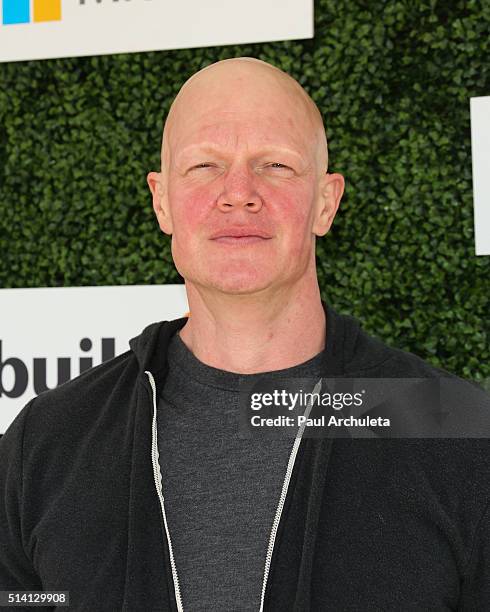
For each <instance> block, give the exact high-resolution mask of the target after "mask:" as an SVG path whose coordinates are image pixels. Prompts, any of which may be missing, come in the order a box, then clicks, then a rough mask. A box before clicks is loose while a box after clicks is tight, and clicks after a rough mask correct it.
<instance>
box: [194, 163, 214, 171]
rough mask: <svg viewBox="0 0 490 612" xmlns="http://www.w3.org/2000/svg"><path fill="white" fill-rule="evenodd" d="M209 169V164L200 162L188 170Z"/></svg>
mask: <svg viewBox="0 0 490 612" xmlns="http://www.w3.org/2000/svg"><path fill="white" fill-rule="evenodd" d="M209 167H211V164H210V163H209V162H202V163H201V164H196V165H195V166H192V167H191V168H189V170H194V169H196V168H209Z"/></svg>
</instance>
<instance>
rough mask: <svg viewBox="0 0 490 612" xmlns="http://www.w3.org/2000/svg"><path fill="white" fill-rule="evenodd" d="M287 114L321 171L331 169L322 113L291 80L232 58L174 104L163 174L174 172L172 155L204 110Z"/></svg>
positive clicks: (207, 71) (209, 69) (192, 83)
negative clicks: (186, 128)
mask: <svg viewBox="0 0 490 612" xmlns="http://www.w3.org/2000/svg"><path fill="white" fill-rule="evenodd" d="M267 106H268V107H269V109H271V108H272V109H274V111H275V112H276V113H287V116H288V118H289V119H288V120H289V122H290V124H291V125H293V124H294V126H295V127H296V129H299V130H301V131H303V133H304V137H305V139H306V140H307V141H308V142H309V143H310V146H311V148H312V155H313V157H314V160H315V165H316V169H317V171H318V172H319V173H325V172H326V171H327V165H328V151H327V138H326V134H325V128H324V125H323V119H322V116H321V113H320V111H319V110H318V107H317V106H316V104H315V103H314V101H313V100H312V99H311V97H310V96H309V95H308V93H307V92H306V91H305V90H304V89H303V87H301V85H300V84H299V83H298V82H297V81H296V80H295V79H293V78H292V77H291V76H290V75H288V74H287V73H285V72H283V71H282V70H280V69H279V68H276V67H275V66H272V65H271V64H268V63H267V62H263V61H262V60H258V59H256V58H252V57H239V58H231V59H226V60H222V61H219V62H216V63H214V64H211V65H210V66H206V67H205V68H203V69H202V70H200V71H199V72H196V73H195V74H193V75H192V76H191V77H190V78H189V79H188V80H187V81H186V82H185V83H184V85H183V86H182V87H181V89H180V91H179V93H178V94H177V96H176V98H175V99H174V101H173V103H172V105H171V107H170V110H169V113H168V115H167V119H166V121H165V126H164V130H163V138H162V171H164V169H165V168H168V167H169V164H170V161H171V156H172V149H173V147H174V146H175V144H176V142H177V141H178V139H179V133H180V131H181V128H182V127H183V126H186V125H188V123H189V121H192V119H193V118H194V117H195V116H196V115H197V114H199V113H200V112H201V111H202V110H203V109H204V108H207V109H210V110H215V111H216V112H217V113H218V112H219V113H220V114H222V115H223V116H225V115H226V113H230V114H232V113H235V112H240V111H243V112H246V111H247V109H256V110H257V112H258V113H259V112H260V111H261V109H263V108H264V107H267Z"/></svg>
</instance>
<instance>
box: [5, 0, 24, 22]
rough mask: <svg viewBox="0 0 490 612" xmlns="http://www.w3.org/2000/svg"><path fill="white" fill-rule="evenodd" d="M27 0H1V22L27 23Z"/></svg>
mask: <svg viewBox="0 0 490 612" xmlns="http://www.w3.org/2000/svg"><path fill="white" fill-rule="evenodd" d="M29 13H30V10H29V0H3V23H4V25H9V24H12V23H29V21H30V16H29Z"/></svg>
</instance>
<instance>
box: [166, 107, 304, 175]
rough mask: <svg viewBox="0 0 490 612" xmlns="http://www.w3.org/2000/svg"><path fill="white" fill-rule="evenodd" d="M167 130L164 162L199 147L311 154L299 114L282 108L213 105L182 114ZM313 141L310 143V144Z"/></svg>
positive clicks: (172, 160) (176, 158)
mask: <svg viewBox="0 0 490 612" xmlns="http://www.w3.org/2000/svg"><path fill="white" fill-rule="evenodd" d="M173 128H174V129H172V130H170V131H169V139H168V149H167V153H168V158H167V160H168V163H169V164H171V163H173V162H178V161H179V159H181V158H182V157H184V156H185V155H187V154H188V153H192V152H193V151H196V150H198V149H199V148H200V147H201V146H202V147H203V148H207V149H210V148H212V147H213V146H214V148H215V149H216V150H217V151H222V152H223V153H232V152H236V151H238V150H249V151H250V152H251V153H255V152H257V151H259V150H261V149H271V148H274V147H275V148H285V149H291V150H292V151H295V152H296V153H297V154H298V155H300V156H302V157H303V158H307V157H309V156H310V154H311V148H312V138H311V137H309V130H308V129H306V128H305V125H304V121H303V118H302V117H299V118H298V117H297V116H295V113H291V112H288V110H287V109H284V108H283V109H282V110H281V112H277V111H275V110H274V111H273V110H271V109H268V108H252V109H240V110H239V109H235V110H224V109H222V108H213V107H211V108H210V109H207V110H203V111H199V112H197V113H196V114H194V115H189V116H186V117H182V121H180V120H178V121H176V122H175V123H174V124H173ZM313 144H314V143H313Z"/></svg>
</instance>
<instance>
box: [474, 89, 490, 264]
mask: <svg viewBox="0 0 490 612" xmlns="http://www.w3.org/2000/svg"><path fill="white" fill-rule="evenodd" d="M470 114H471V155H472V158H473V203H474V214H475V252H476V254H477V255H490V96H484V97H481V98H471V99H470Z"/></svg>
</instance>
